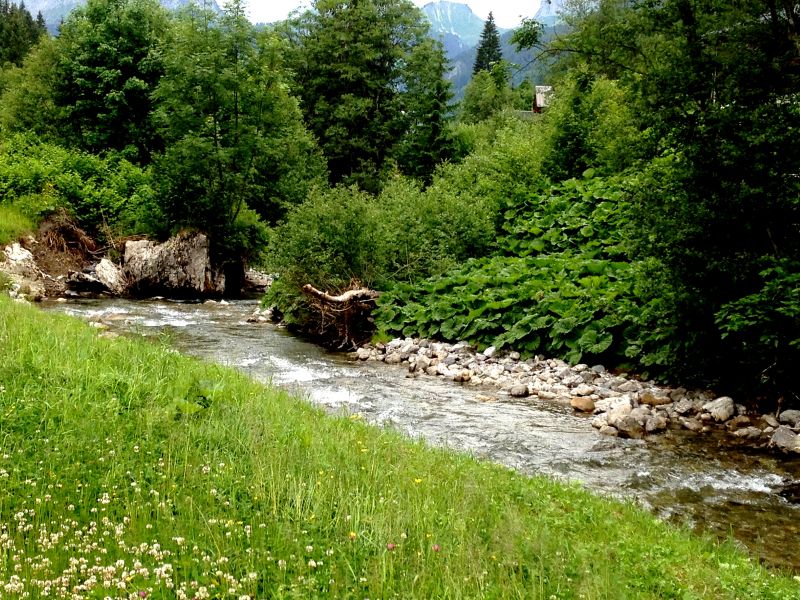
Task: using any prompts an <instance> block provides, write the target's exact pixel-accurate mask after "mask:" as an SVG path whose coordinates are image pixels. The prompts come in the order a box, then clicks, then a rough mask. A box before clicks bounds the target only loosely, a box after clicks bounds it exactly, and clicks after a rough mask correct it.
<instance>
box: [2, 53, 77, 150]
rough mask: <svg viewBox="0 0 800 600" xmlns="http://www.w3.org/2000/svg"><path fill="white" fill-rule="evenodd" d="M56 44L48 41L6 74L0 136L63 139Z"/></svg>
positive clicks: (64, 124) (63, 126)
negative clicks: (18, 134)
mask: <svg viewBox="0 0 800 600" xmlns="http://www.w3.org/2000/svg"><path fill="white" fill-rule="evenodd" d="M58 58H59V57H58V43H57V40H54V39H52V38H49V37H44V38H42V39H41V41H40V42H39V44H38V45H37V46H36V47H35V48H34V49H33V50H32V51H31V52H30V53H29V54H28V55H27V56H26V57H25V61H24V63H23V66H22V67H13V68H11V69H8V71H6V73H5V77H4V82H3V85H2V86H0V87H2V88H4V89H3V90H2V95H0V135H2V136H3V137H7V136H8V134H10V133H13V132H32V133H34V134H35V135H37V136H39V137H41V138H43V139H46V140H48V141H58V140H61V139H62V138H63V131H64V130H65V129H66V128H67V127H68V124H67V123H66V122H65V120H64V118H63V114H62V111H61V109H60V108H59V107H58V106H57V105H56V101H55V96H54V90H55V86H56V64H57V62H58Z"/></svg>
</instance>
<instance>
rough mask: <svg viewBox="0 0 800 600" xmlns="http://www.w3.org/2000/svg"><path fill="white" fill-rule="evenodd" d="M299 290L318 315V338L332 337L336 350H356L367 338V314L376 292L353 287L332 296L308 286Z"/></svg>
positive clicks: (370, 326)
mask: <svg viewBox="0 0 800 600" xmlns="http://www.w3.org/2000/svg"><path fill="white" fill-rule="evenodd" d="M302 289H303V293H304V294H306V295H307V296H309V298H310V299H311V304H312V306H313V307H314V308H315V309H316V311H317V312H318V313H319V315H320V322H319V327H318V330H319V331H318V333H319V334H320V335H323V336H331V337H333V338H334V339H335V341H336V342H337V343H338V345H339V347H340V348H345V347H348V346H350V347H357V346H358V345H359V344H360V343H361V342H363V341H366V339H368V337H369V335H370V333H371V330H372V320H371V318H370V313H371V312H372V309H373V308H375V300H376V299H377V298H378V297H379V296H380V292H376V291H375V290H371V289H369V288H364V287H354V288H353V289H350V290H347V291H346V292H342V293H341V294H339V295H336V296H334V295H333V294H329V293H327V292H323V291H322V290H318V289H317V288H315V287H314V286H313V285H311V284H306V285H304V286H303V288H302Z"/></svg>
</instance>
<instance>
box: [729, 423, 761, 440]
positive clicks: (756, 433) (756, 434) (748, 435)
mask: <svg viewBox="0 0 800 600" xmlns="http://www.w3.org/2000/svg"><path fill="white" fill-rule="evenodd" d="M731 435H734V436H736V437H738V438H742V439H745V440H755V439H758V438H760V437H761V430H760V429H759V428H758V427H752V426H750V427H743V428H742V429H737V430H736V431H734V432H733V433H732V434H731Z"/></svg>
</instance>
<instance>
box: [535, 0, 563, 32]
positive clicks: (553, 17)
mask: <svg viewBox="0 0 800 600" xmlns="http://www.w3.org/2000/svg"><path fill="white" fill-rule="evenodd" d="M563 11H564V0H542V3H541V4H540V5H539V10H537V11H536V14H535V15H534V17H533V18H534V19H535V20H537V21H539V23H542V24H543V25H544V26H545V27H555V26H556V25H560V24H561V23H562V20H561V16H560V14H561V13H562V12H563Z"/></svg>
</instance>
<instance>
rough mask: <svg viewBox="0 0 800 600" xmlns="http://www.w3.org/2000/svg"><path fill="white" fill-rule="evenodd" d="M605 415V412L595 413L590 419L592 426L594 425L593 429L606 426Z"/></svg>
mask: <svg viewBox="0 0 800 600" xmlns="http://www.w3.org/2000/svg"><path fill="white" fill-rule="evenodd" d="M606 416H607V415H606V413H601V414H599V415H596V416H595V417H594V418H593V419H592V427H594V428H595V429H601V428H602V427H607V426H608V420H607V419H606Z"/></svg>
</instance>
